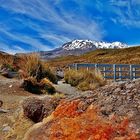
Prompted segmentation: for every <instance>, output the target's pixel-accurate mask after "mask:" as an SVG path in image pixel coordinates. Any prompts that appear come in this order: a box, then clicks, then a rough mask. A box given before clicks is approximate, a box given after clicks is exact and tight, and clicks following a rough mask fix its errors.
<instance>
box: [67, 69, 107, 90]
mask: <svg viewBox="0 0 140 140" xmlns="http://www.w3.org/2000/svg"><path fill="white" fill-rule="evenodd" d="M64 79H65V81H66V83H68V84H70V85H72V86H77V87H78V88H79V89H80V90H83V91H85V90H93V89H95V88H98V87H101V86H103V85H105V84H106V81H105V80H104V79H103V76H102V74H101V72H100V71H87V70H68V71H66V73H65V76H64Z"/></svg>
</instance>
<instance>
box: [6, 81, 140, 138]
mask: <svg viewBox="0 0 140 140" xmlns="http://www.w3.org/2000/svg"><path fill="white" fill-rule="evenodd" d="M22 108H23V111H21V114H22V115H21V114H20V116H22V117H19V118H18V119H17V121H16V122H15V124H14V125H13V126H12V127H11V130H10V131H9V134H8V136H7V137H6V138H7V139H9V140H12V139H14V140H21V139H24V140H87V139H90V140H101V139H104V140H138V139H140V79H137V80H134V81H127V82H118V83H112V84H110V85H106V86H104V87H102V88H99V89H97V90H95V91H92V92H91V91H86V92H83V93H78V94H76V93H73V95H69V94H66V96H62V97H60V96H45V97H40V96H38V97H37V96H36V97H29V98H27V99H25V100H24V101H23V102H22ZM25 125H26V126H25ZM21 127H22V128H21ZM23 128H25V129H23ZM20 131H21V132H22V133H21V132H20Z"/></svg>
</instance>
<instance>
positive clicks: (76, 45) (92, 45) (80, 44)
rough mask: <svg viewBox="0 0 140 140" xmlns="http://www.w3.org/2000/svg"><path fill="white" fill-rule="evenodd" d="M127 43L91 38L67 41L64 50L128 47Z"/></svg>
mask: <svg viewBox="0 0 140 140" xmlns="http://www.w3.org/2000/svg"><path fill="white" fill-rule="evenodd" d="M126 47H128V46H127V45H126V44H124V43H121V42H112V43H108V42H97V41H91V40H74V41H71V42H68V43H65V44H64V45H63V46H62V48H63V49H64V50H69V51H70V50H79V49H80V50H87V49H93V50H94V49H102V48H106V49H109V48H112V49H113V48H126Z"/></svg>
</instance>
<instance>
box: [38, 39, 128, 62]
mask: <svg viewBox="0 0 140 140" xmlns="http://www.w3.org/2000/svg"><path fill="white" fill-rule="evenodd" d="M127 47H128V45H126V44H124V43H121V42H112V43H109V42H103V41H91V40H73V41H70V42H67V43H65V44H63V45H62V46H61V47H59V48H56V49H54V50H51V51H41V52H40V55H41V58H42V59H51V58H56V57H61V56H68V55H76V56H79V55H81V54H84V53H87V52H90V51H93V50H96V49H121V48H127Z"/></svg>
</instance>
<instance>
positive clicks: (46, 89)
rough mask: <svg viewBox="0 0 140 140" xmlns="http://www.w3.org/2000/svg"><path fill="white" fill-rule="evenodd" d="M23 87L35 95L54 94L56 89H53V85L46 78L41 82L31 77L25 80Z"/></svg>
mask: <svg viewBox="0 0 140 140" xmlns="http://www.w3.org/2000/svg"><path fill="white" fill-rule="evenodd" d="M22 87H23V88H24V89H25V90H26V91H29V92H31V93H34V94H44V93H45V94H46V93H48V94H54V93H55V88H54V87H53V85H52V83H51V82H50V81H49V80H48V79H47V78H44V79H42V80H41V81H40V82H38V81H37V79H36V78H34V77H29V78H27V79H25V80H24V82H23V84H22Z"/></svg>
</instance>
